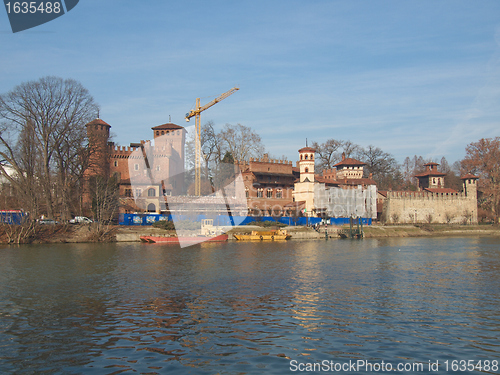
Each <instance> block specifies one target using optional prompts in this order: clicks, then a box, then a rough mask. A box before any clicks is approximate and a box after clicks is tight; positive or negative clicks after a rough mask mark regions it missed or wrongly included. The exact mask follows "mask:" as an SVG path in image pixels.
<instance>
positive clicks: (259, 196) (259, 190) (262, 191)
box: [257, 189, 264, 198]
mask: <svg viewBox="0 0 500 375" xmlns="http://www.w3.org/2000/svg"><path fill="white" fill-rule="evenodd" d="M263 193H264V189H257V198H262V195H263Z"/></svg>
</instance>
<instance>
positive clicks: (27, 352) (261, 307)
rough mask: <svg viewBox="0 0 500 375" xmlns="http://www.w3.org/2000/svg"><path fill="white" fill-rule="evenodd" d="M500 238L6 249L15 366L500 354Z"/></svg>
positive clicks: (3, 321) (98, 368) (7, 351)
mask: <svg viewBox="0 0 500 375" xmlns="http://www.w3.org/2000/svg"><path fill="white" fill-rule="evenodd" d="M499 270H500V241H499V240H498V239H491V238H466V239H464V238H446V239H439V238H437V239H428V238H425V239H383V240H362V241H329V242H325V241H310V242H308V241H304V242H286V243H227V244H215V243H212V244H209V243H204V244H201V245H199V246H195V247H191V248H187V249H183V250H181V249H179V248H176V247H172V246H162V245H144V244H112V245H109V244H107V245H94V244H79V245H51V246H21V247H5V248H3V249H0V372H1V373H9V372H10V373H26V374H28V373H44V372H47V373H54V372H61V373H75V374H81V373H92V374H94V373H96V374H118V373H133V372H134V373H158V374H160V373H161V374H163V373H167V372H168V371H171V372H174V373H196V374H198V373H207V374H212V373H231V374H234V373H242V374H246V373H261V372H266V373H276V374H281V373H285V372H288V371H289V369H290V360H297V361H298V362H316V361H322V360H333V361H337V362H345V361H349V360H357V359H365V360H370V361H374V362H376V361H379V362H380V361H382V360H384V361H385V362H392V363H397V362H402V361H412V362H417V361H419V362H424V363H428V361H429V360H431V361H434V362H435V361H436V360H440V361H441V362H442V361H445V360H450V361H451V360H454V359H459V360H460V359H472V360H476V361H478V360H486V359H489V360H493V359H497V358H498V357H499V352H500V348H499V344H498V336H500V333H499V327H500V324H499V323H500V318H499V311H500V308H499V307H500V302H499V301H500V299H499V294H500V276H499Z"/></svg>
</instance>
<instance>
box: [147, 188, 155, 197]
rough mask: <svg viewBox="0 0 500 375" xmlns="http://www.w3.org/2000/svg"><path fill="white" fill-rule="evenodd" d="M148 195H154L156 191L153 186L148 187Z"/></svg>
mask: <svg viewBox="0 0 500 375" xmlns="http://www.w3.org/2000/svg"><path fill="white" fill-rule="evenodd" d="M148 197H156V191H155V189H153V188H150V189H148Z"/></svg>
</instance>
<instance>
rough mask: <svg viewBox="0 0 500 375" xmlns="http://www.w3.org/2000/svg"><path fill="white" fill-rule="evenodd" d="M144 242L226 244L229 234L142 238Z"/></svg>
mask: <svg viewBox="0 0 500 375" xmlns="http://www.w3.org/2000/svg"><path fill="white" fill-rule="evenodd" d="M140 239H141V241H142V242H146V243H171V244H179V243H180V242H181V243H189V242H192V243H193V244H196V243H199V242H225V241H227V239H228V235H227V234H221V235H219V236H215V237H202V236H199V237H155V236H141V237H140Z"/></svg>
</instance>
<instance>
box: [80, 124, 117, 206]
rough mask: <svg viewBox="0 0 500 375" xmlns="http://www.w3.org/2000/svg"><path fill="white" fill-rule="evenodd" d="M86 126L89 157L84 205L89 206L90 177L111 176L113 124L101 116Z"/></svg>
mask: <svg viewBox="0 0 500 375" xmlns="http://www.w3.org/2000/svg"><path fill="white" fill-rule="evenodd" d="M85 126H86V128H87V138H88V140H89V159H88V166H87V169H86V170H85V173H84V184H85V185H84V190H83V206H84V208H89V207H90V205H91V203H92V199H91V197H90V190H89V180H90V178H91V177H96V176H100V177H103V178H107V177H109V148H108V140H109V129H110V128H111V125H109V124H108V123H106V122H105V121H103V120H101V119H100V118H96V119H95V120H93V121H91V122H89V123H88V124H87V125H85Z"/></svg>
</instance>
